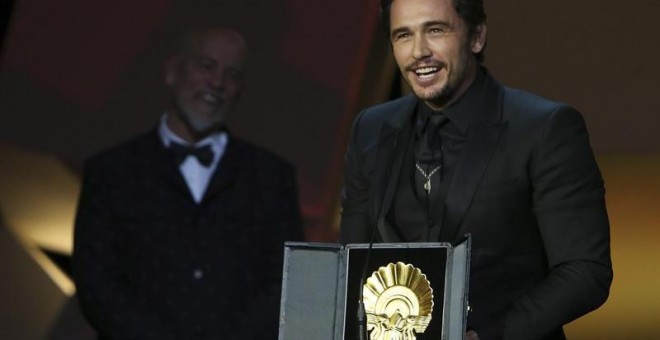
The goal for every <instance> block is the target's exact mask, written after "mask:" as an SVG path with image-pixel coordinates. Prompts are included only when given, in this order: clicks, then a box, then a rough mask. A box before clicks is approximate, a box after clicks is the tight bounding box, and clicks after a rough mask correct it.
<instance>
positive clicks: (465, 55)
mask: <svg viewBox="0 0 660 340" xmlns="http://www.w3.org/2000/svg"><path fill="white" fill-rule="evenodd" d="M461 53H462V54H461V56H460V59H461V60H459V62H458V63H456V68H455V69H454V70H452V71H451V72H449V71H447V72H448V73H447V79H446V81H445V83H444V84H443V85H442V86H441V87H440V88H439V89H436V90H434V91H433V90H426V89H424V88H421V89H416V88H415V87H414V86H413V85H412V83H411V82H412V81H411V80H407V81H408V85H410V87H411V88H412V89H413V92H414V93H415V96H417V98H419V99H420V100H422V101H425V102H429V103H433V104H434V106H437V107H443V106H445V105H446V104H448V103H450V102H451V101H452V100H454V99H455V95H456V91H457V90H458V89H459V87H460V86H461V85H462V84H463V83H464V82H465V79H466V78H467V77H468V70H469V68H470V66H471V54H472V51H470V48H469V45H466V46H465V48H464V49H463V51H462V52H461ZM438 64H440V65H442V67H443V68H444V69H445V70H447V64H446V63H440V62H438Z"/></svg>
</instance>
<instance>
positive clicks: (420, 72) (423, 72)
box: [415, 66, 438, 76]
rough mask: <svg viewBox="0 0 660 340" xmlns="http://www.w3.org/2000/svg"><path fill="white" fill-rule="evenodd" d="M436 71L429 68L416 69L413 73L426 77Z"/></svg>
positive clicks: (434, 68) (435, 68)
mask: <svg viewBox="0 0 660 340" xmlns="http://www.w3.org/2000/svg"><path fill="white" fill-rule="evenodd" d="M437 70H438V68H437V67H433V66H429V67H422V68H418V69H416V70H415V73H416V74H417V75H419V76H426V75H428V74H429V73H433V72H436V71H437Z"/></svg>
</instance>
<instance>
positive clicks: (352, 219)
mask: <svg viewBox="0 0 660 340" xmlns="http://www.w3.org/2000/svg"><path fill="white" fill-rule="evenodd" d="M363 116H364V111H363V112H361V113H360V114H359V115H358V117H357V118H356V119H355V123H354V124H353V129H352V131H351V136H350V141H349V145H348V150H347V151H346V159H345V169H344V173H345V174H344V187H343V188H342V192H341V207H342V211H341V224H340V233H339V241H340V243H342V244H348V243H358V242H362V243H366V242H369V240H370V239H371V235H370V234H369V233H370V230H371V228H369V222H368V221H369V219H368V197H369V190H370V187H369V185H370V182H369V180H368V179H367V178H366V176H365V175H364V174H363V171H362V160H363V159H362V155H361V154H360V152H361V150H360V143H359V138H360V136H359V128H360V123H361V121H362V117H363Z"/></svg>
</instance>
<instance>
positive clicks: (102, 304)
mask: <svg viewBox="0 0 660 340" xmlns="http://www.w3.org/2000/svg"><path fill="white" fill-rule="evenodd" d="M245 58H246V44H245V41H244V40H243V38H242V37H241V35H239V34H238V33H236V32H234V31H231V30H227V29H218V28H211V29H208V28H207V29H194V30H191V31H189V32H188V33H187V34H185V35H184V37H183V39H182V42H181V44H180V46H179V48H178V49H177V51H176V53H175V54H174V55H173V56H171V57H170V58H168V59H167V61H166V62H165V70H164V78H165V83H166V85H167V86H168V87H169V88H170V90H171V105H170V109H169V110H167V112H166V113H165V114H163V116H162V118H161V120H160V124H159V125H158V126H157V128H156V129H154V130H152V131H150V132H148V133H146V134H143V135H141V136H138V137H136V138H134V139H133V140H131V141H129V142H127V143H124V144H122V145H120V146H118V147H115V148H113V149H111V150H109V151H105V152H102V153H101V154H99V155H97V156H95V157H92V158H91V159H90V160H89V161H88V162H87V164H86V167H85V173H84V180H83V187H82V193H81V197H80V203H79V207H78V215H77V219H76V226H75V240H74V245H75V246H74V256H73V268H74V276H75V281H76V286H77V289H78V295H79V300H80V305H81V307H82V310H83V312H84V314H85V316H86V317H87V318H88V320H89V321H90V323H91V324H92V325H93V326H94V327H95V328H96V330H97V331H98V332H99V335H100V337H101V338H103V339H273V338H275V337H276V334H277V329H278V316H279V291H280V289H279V285H280V282H281V275H282V254H283V243H284V241H286V240H300V239H301V238H302V231H301V225H300V223H301V222H300V214H299V210H298V200H297V192H296V185H295V178H294V177H295V176H294V170H293V168H292V166H291V165H290V164H289V163H288V162H285V161H284V160H282V159H281V158H279V157H277V156H275V155H273V154H271V153H269V152H267V151H265V150H263V149H260V148H258V147H256V146H253V145H251V144H249V143H247V142H244V141H242V140H240V139H238V138H236V137H234V136H233V135H231V134H230V133H229V132H228V131H227V127H226V119H227V116H228V115H230V114H231V113H232V112H233V111H234V108H235V107H236V104H237V102H238V100H239V98H240V95H241V92H242V90H243V72H244V63H245Z"/></svg>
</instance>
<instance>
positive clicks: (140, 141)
mask: <svg viewBox="0 0 660 340" xmlns="http://www.w3.org/2000/svg"><path fill="white" fill-rule="evenodd" d="M159 142H160V140H159V139H158V135H157V134H156V132H155V131H154V130H151V131H149V132H145V133H142V134H139V135H137V136H134V137H131V138H130V139H128V140H126V141H124V142H121V143H119V144H117V145H114V146H112V147H109V148H107V149H105V150H102V151H100V152H98V153H96V154H94V155H92V156H90V157H89V158H87V160H86V162H85V164H86V167H87V168H109V169H112V170H113V171H117V170H118V169H119V168H120V167H121V166H123V165H129V164H132V163H134V162H135V161H138V162H139V161H140V160H144V156H145V155H146V154H147V153H148V152H150V151H149V150H153V149H154V148H155V147H158V146H159V145H158V143H159Z"/></svg>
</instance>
